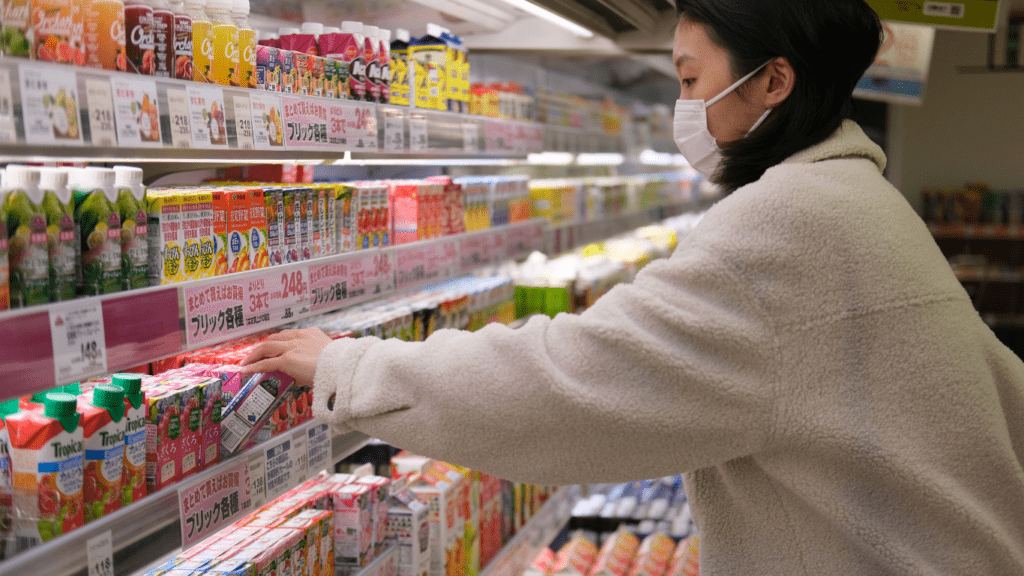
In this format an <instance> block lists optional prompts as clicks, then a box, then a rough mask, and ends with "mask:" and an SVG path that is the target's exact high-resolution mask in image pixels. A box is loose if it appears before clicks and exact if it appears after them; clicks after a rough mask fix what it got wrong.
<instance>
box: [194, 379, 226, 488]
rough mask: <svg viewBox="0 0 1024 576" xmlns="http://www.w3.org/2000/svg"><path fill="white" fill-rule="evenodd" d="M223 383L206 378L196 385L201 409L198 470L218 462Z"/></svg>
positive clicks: (219, 380)
mask: <svg viewBox="0 0 1024 576" xmlns="http://www.w3.org/2000/svg"><path fill="white" fill-rule="evenodd" d="M223 384H224V382H223V381H222V380H221V379H220V378H218V377H213V378H206V379H204V380H203V381H202V382H200V383H199V384H197V385H196V387H197V388H198V389H199V398H200V405H201V407H202V430H203V442H202V446H201V448H200V450H199V457H200V459H199V469H200V470H203V469H205V468H207V467H209V466H212V465H214V464H216V463H217V462H220V420H221V415H220V413H221V408H222V407H223V406H224V396H223V392H222V387H223Z"/></svg>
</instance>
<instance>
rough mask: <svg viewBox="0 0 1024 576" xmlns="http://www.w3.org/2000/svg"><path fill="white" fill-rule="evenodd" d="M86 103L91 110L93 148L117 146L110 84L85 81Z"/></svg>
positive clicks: (100, 81)
mask: <svg viewBox="0 0 1024 576" xmlns="http://www.w3.org/2000/svg"><path fill="white" fill-rule="evenodd" d="M85 103H86V106H87V108H88V110H89V138H90V141H91V142H92V145H93V146H109V147H111V148H113V147H114V146H117V130H115V129H114V101H113V93H112V92H111V90H110V82H104V81H103V80H95V79H92V78H89V79H86V81H85Z"/></svg>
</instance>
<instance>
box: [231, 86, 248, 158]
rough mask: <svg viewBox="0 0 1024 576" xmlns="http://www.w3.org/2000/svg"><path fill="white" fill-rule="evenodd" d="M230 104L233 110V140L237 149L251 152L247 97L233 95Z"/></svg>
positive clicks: (244, 95)
mask: <svg viewBox="0 0 1024 576" xmlns="http://www.w3.org/2000/svg"><path fill="white" fill-rule="evenodd" d="M231 103H232V104H233V105H234V108H235V138H236V139H237V140H238V148H239V149H241V150H252V149H253V139H252V110H251V109H250V106H249V96H248V95H246V94H235V95H234V96H232V97H231Z"/></svg>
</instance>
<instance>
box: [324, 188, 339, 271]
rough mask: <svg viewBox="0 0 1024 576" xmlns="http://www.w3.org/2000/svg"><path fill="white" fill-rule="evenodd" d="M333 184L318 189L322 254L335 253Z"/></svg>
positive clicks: (335, 228) (335, 227)
mask: <svg viewBox="0 0 1024 576" xmlns="http://www.w3.org/2000/svg"><path fill="white" fill-rule="evenodd" d="M335 187H336V185H335V184H328V185H326V186H324V187H322V188H321V189H320V198H321V200H320V204H321V208H320V216H321V220H322V224H321V233H322V235H323V238H322V240H323V247H324V254H325V255H329V254H335V253H337V246H338V241H337V229H338V225H337V223H336V222H335V216H336V215H335V205H334V203H335V193H334V189H335Z"/></svg>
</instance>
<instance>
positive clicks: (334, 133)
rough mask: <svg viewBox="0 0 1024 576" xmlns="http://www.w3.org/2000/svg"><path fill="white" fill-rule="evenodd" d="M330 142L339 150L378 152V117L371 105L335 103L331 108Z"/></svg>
mask: <svg viewBox="0 0 1024 576" xmlns="http://www.w3.org/2000/svg"><path fill="white" fill-rule="evenodd" d="M329 113H330V123H329V124H330V125H329V129H330V141H331V146H332V148H334V149H338V150H357V151H360V152H366V151H371V152H376V151H377V146H378V142H377V115H376V112H375V110H374V107H373V106H372V105H370V104H359V103H356V102H345V103H335V104H332V105H331V107H330V112H329Z"/></svg>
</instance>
